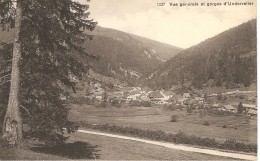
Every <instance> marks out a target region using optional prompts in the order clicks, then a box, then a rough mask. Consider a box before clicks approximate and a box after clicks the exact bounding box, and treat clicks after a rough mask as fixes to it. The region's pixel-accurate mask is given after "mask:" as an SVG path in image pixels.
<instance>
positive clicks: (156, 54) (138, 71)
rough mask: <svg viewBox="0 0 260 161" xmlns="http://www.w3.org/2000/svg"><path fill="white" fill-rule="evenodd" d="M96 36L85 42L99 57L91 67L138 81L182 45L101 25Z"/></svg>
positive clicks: (111, 75)
mask: <svg viewBox="0 0 260 161" xmlns="http://www.w3.org/2000/svg"><path fill="white" fill-rule="evenodd" d="M91 34H92V35H93V40H91V41H87V42H86V43H85V44H84V46H83V47H84V48H85V49H86V51H87V52H88V53H89V54H91V55H95V56H97V57H98V61H94V62H92V63H91V65H90V66H91V68H92V69H93V70H94V71H95V72H97V73H100V74H103V75H105V76H110V77H115V78H117V79H119V80H122V81H126V82H128V83H130V85H134V84H135V82H138V81H139V78H141V77H143V76H144V75H147V74H149V73H150V72H151V71H153V70H155V69H156V68H157V67H158V66H159V64H162V63H163V62H165V61H166V60H168V59H169V58H170V57H173V56H174V55H176V54H177V53H178V52H179V51H181V50H182V49H180V48H177V47H174V46H170V45H167V44H163V43H160V42H157V41H153V40H150V39H147V38H142V37H139V36H136V35H132V34H128V33H125V32H121V31H118V30H114V29H108V28H103V27H97V28H96V29H95V30H94V31H93V32H91Z"/></svg>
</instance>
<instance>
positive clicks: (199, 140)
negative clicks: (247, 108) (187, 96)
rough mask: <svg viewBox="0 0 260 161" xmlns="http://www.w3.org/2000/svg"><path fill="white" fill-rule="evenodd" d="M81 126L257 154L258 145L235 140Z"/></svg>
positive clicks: (132, 129)
mask: <svg viewBox="0 0 260 161" xmlns="http://www.w3.org/2000/svg"><path fill="white" fill-rule="evenodd" d="M79 124H80V125H81V126H83V127H85V128H90V129H94V130H101V131H107V132H114V133H119V134H126V135H132V136H137V137H142V138H147V139H151V140H157V141H168V142H173V143H177V144H189V145H199V146H205V147H211V148H219V149H227V150H236V151H243V152H255V153H256V152H257V144H248V143H243V142H238V141H236V140H234V139H229V140H225V141H224V142H222V141H221V142H219V141H217V140H216V139H214V138H203V137H200V136H195V135H187V134H185V133H184V132H178V133H176V134H172V133H169V134H168V133H165V132H163V131H152V130H143V129H138V128H133V127H122V126H116V125H108V124H104V125H96V124H90V123H85V122H79Z"/></svg>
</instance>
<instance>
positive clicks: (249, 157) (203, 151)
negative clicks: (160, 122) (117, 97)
mask: <svg viewBox="0 0 260 161" xmlns="http://www.w3.org/2000/svg"><path fill="white" fill-rule="evenodd" d="M78 132H79V133H85V134H91V135H100V136H106V137H112V138H117V139H124V140H131V141H137V142H142V143H146V144H152V145H157V146H162V147H165V148H169V149H174V150H179V151H186V152H193V153H201V154H207V155H213V156H221V157H227V158H234V159H242V160H256V159H257V158H256V156H254V155H247V154H237V153H230V152H222V151H218V150H210V149H201V148H194V147H189V146H185V145H177V144H173V143H165V142H158V141H152V140H145V139H140V138H134V137H128V136H122V135H115V134H108V133H103V132H93V131H88V130H78Z"/></svg>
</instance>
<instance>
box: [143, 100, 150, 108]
mask: <svg viewBox="0 0 260 161" xmlns="http://www.w3.org/2000/svg"><path fill="white" fill-rule="evenodd" d="M141 104H142V106H144V107H151V106H152V104H151V102H149V101H142V102H141Z"/></svg>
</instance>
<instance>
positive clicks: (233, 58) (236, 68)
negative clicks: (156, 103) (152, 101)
mask: <svg viewBox="0 0 260 161" xmlns="http://www.w3.org/2000/svg"><path fill="white" fill-rule="evenodd" d="M256 48H257V44H256V20H255V19H254V20H251V21H248V22H247V23H244V24H241V25H239V26H237V27H234V28H231V29H229V30H227V31H225V32H223V33H221V34H219V35H217V36H215V37H213V38H210V39H207V40H205V41H203V42H201V43H199V44H198V45H195V46H192V47H191V48H189V49H186V50H184V51H182V52H180V53H179V54H178V55H176V56H174V57H173V58H172V59H170V60H168V61H167V62H165V63H164V64H163V65H162V66H161V67H159V68H158V69H157V70H155V71H154V72H152V74H150V76H149V77H148V78H146V80H145V81H144V82H145V84H146V85H148V86H150V87H154V88H171V87H172V86H174V85H181V84H183V83H187V82H189V83H192V85H193V86H194V87H196V88H202V86H203V85H206V84H207V85H208V86H223V85H225V86H226V87H227V88H234V87H236V86H238V85H244V86H249V85H250V84H251V83H252V82H254V81H255V80H256V70H257V69H256V68H257V60H256V56H257V52H256Z"/></svg>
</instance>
